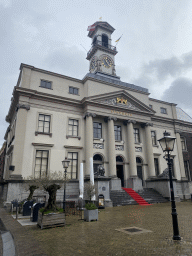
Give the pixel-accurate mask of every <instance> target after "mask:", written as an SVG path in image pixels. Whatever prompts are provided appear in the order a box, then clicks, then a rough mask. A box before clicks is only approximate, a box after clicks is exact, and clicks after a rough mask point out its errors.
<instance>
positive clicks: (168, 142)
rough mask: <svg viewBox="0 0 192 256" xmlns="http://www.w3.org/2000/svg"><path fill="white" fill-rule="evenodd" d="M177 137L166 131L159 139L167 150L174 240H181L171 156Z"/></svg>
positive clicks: (164, 149) (162, 146)
mask: <svg viewBox="0 0 192 256" xmlns="http://www.w3.org/2000/svg"><path fill="white" fill-rule="evenodd" d="M175 140H176V138H174V137H171V136H170V133H168V132H166V131H165V132H164V137H163V138H162V139H160V140H158V141H159V143H160V145H161V148H162V150H163V152H167V155H166V157H167V158H166V160H167V162H168V163H167V164H168V169H169V180H170V191H171V205H172V213H171V214H172V221H173V240H181V237H180V235H179V227H178V220H177V212H176V204H175V196H174V188H173V180H172V171H171V169H172V162H171V158H170V152H171V151H173V148H174V143H175Z"/></svg>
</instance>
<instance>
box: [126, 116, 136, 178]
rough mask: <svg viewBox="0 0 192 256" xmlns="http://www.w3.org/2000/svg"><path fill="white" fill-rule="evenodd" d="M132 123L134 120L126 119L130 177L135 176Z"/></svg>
mask: <svg viewBox="0 0 192 256" xmlns="http://www.w3.org/2000/svg"><path fill="white" fill-rule="evenodd" d="M133 123H136V122H135V121H132V120H128V121H127V149H128V159H129V171H130V177H136V176H137V165H136V155H135V143H134V136H133Z"/></svg>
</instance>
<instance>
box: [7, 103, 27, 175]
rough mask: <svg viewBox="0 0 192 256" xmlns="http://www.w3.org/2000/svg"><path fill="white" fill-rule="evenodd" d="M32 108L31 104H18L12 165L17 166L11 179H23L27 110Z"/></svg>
mask: <svg viewBox="0 0 192 256" xmlns="http://www.w3.org/2000/svg"><path fill="white" fill-rule="evenodd" d="M28 110H30V105H25V104H18V105H17V120H16V128H15V141H14V149H13V158H12V165H14V166H15V170H14V172H13V174H11V176H10V178H11V179H22V165H23V157H24V146H25V134H26V125H27V112H28Z"/></svg>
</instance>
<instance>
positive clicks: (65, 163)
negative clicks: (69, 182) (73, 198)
mask: <svg viewBox="0 0 192 256" xmlns="http://www.w3.org/2000/svg"><path fill="white" fill-rule="evenodd" d="M69 162H70V160H68V159H67V157H65V160H63V161H62V165H63V168H64V169H65V171H64V173H65V181H64V194H63V212H65V189H66V178H67V168H68V167H69Z"/></svg>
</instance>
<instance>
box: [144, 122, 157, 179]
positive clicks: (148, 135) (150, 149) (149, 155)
mask: <svg viewBox="0 0 192 256" xmlns="http://www.w3.org/2000/svg"><path fill="white" fill-rule="evenodd" d="M150 126H153V124H150V123H146V124H145V141H146V151H147V152H146V153H147V164H148V178H152V177H156V175H155V165H154V157H153V147H152V140H151V129H150Z"/></svg>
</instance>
